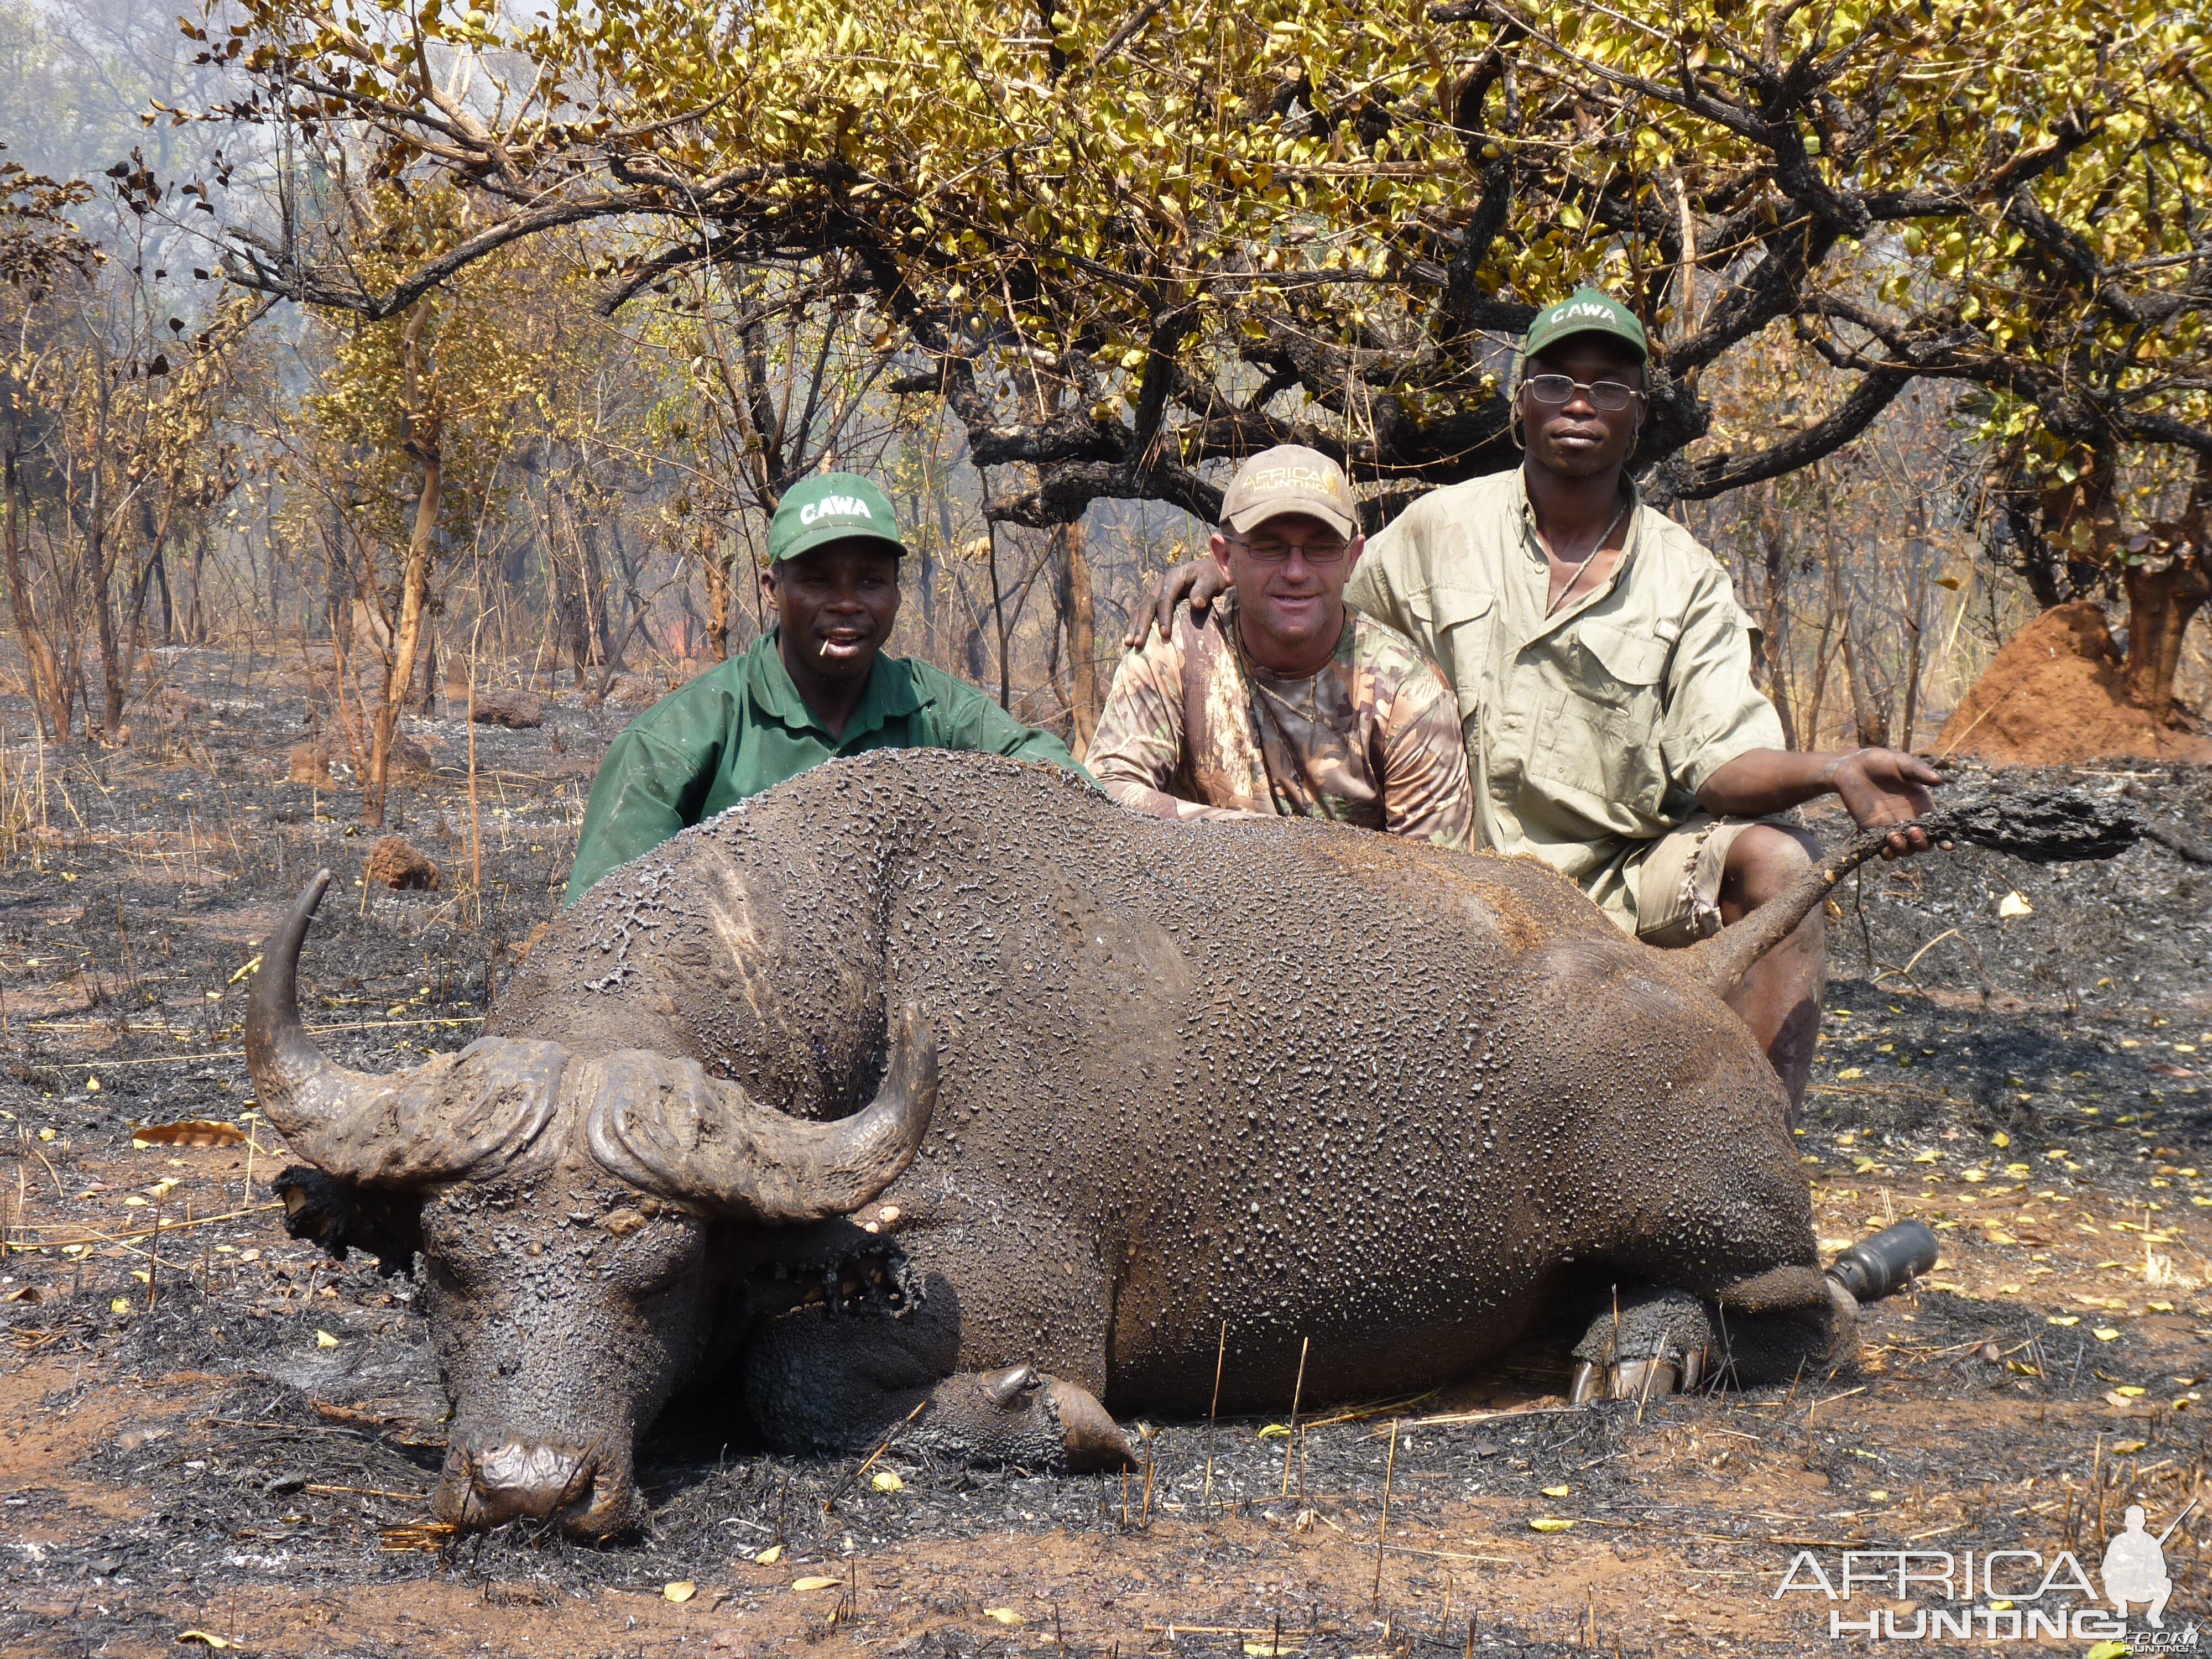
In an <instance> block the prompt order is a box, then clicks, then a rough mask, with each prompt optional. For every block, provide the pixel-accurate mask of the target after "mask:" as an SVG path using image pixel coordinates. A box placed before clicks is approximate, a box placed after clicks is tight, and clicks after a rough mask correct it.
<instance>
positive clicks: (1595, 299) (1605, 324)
mask: <svg viewBox="0 0 2212 1659" xmlns="http://www.w3.org/2000/svg"><path fill="white" fill-rule="evenodd" d="M1577 334H1602V335H1604V336H1606V337H1607V338H1608V339H1613V340H1618V341H1620V343H1621V344H1623V345H1625V346H1626V347H1627V348H1628V349H1630V350H1631V351H1632V352H1634V353H1635V354H1636V361H1637V362H1639V363H1640V362H1646V361H1647V360H1649V359H1650V356H1651V346H1650V342H1649V341H1647V340H1646V339H1645V338H1644V325H1643V324H1641V323H1639V322H1638V321H1637V320H1636V313H1634V312H1632V311H1631V310H1630V309H1629V308H1628V307H1626V306H1625V305H1623V304H1621V303H1620V301H1618V300H1616V299H1614V298H1613V295H1610V294H1607V293H1605V292H1604V291H1602V290H1601V289H1595V288H1578V289H1576V290H1575V291H1574V292H1573V293H1572V294H1570V295H1567V297H1566V298H1565V299H1564V300H1562V301H1559V304H1557V305H1555V306H1547V307H1545V308H1544V309H1543V310H1541V311H1540V312H1538V313H1536V320H1535V321H1534V322H1533V323H1531V324H1529V325H1528V337H1527V338H1526V339H1524V340H1523V341H1522V343H1521V358H1522V362H1527V361H1528V359H1529V358H1531V357H1534V356H1541V354H1542V353H1544V352H1547V351H1549V350H1550V349H1552V348H1553V346H1555V345H1557V344H1559V342H1560V341H1562V340H1565V339H1569V338H1571V337H1573V336H1575V335H1577Z"/></svg>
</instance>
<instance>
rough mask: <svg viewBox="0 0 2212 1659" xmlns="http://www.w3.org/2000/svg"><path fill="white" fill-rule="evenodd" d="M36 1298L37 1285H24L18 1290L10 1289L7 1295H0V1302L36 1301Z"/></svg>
mask: <svg viewBox="0 0 2212 1659" xmlns="http://www.w3.org/2000/svg"><path fill="white" fill-rule="evenodd" d="M38 1299H39V1287H38V1286H37V1285H24V1286H23V1287H22V1288H21V1289H20V1290H14V1291H9V1292H8V1294H7V1295H5V1296H0V1302H36V1301H37V1300H38Z"/></svg>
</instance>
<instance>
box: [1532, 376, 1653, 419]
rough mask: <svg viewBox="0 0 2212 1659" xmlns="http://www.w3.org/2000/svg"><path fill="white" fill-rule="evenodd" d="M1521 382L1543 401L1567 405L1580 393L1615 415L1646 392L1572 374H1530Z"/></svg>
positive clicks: (1538, 399) (1538, 400) (1591, 402)
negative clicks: (1575, 376)
mask: <svg viewBox="0 0 2212 1659" xmlns="http://www.w3.org/2000/svg"><path fill="white" fill-rule="evenodd" d="M1521 384H1522V387H1523V388H1524V389H1525V390H1526V391H1527V392H1528V395H1529V396H1530V397H1531V398H1534V399H1535V400H1536V401H1537V402H1538V403H1540V404H1564V403H1566V402H1568V401H1570V400H1571V398H1573V397H1574V395H1575V393H1577V392H1581V393H1582V394H1583V396H1584V397H1586V398H1589V400H1590V406H1591V407H1592V408H1593V409H1601V410H1606V411H1607V413H1608V414H1614V415H1617V414H1619V413H1620V411H1621V410H1624V409H1626V408H1627V407H1628V406H1629V405H1630V404H1632V403H1634V402H1635V401H1636V400H1637V399H1638V398H1640V397H1642V396H1643V395H1644V394H1643V393H1642V392H1638V390H1637V389H1636V388H1635V387H1634V386H1623V385H1622V384H1621V383H1620V381H1619V380H1589V381H1584V380H1577V379H1575V378H1574V376H1573V375H1571V374H1531V375H1530V376H1529V377H1528V379H1527V380H1523V381H1522V383H1521Z"/></svg>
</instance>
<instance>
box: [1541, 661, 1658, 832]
mask: <svg viewBox="0 0 2212 1659" xmlns="http://www.w3.org/2000/svg"><path fill="white" fill-rule="evenodd" d="M1556 648H1557V649H1558V650H1559V653H1560V657H1561V658H1562V659H1563V660H1559V661H1557V662H1556V663H1555V665H1554V670H1553V671H1554V673H1555V674H1557V675H1558V676H1559V678H1561V679H1562V680H1563V681H1564V682H1565V684H1559V685H1555V686H1554V688H1553V691H1552V694H1551V695H1550V696H1547V698H1546V699H1545V714H1546V719H1545V720H1544V722H1543V725H1544V727H1545V729H1544V730H1543V731H1541V732H1539V733H1538V735H1537V739H1536V743H1535V745H1534V753H1533V755H1532V756H1531V758H1530V767H1529V770H1530V774H1531V775H1532V776H1534V777H1540V778H1547V779H1549V780H1551V781H1554V782H1558V783H1564V784H1566V785H1568V786H1569V787H1572V788H1575V789H1579V790H1582V791H1583V792H1584V793H1589V794H1594V795H1597V796H1599V797H1600V798H1601V799H1604V800H1606V801H1608V802H1610V803H1612V804H1613V805H1618V806H1625V807H1626V808H1628V809H1629V810H1631V811H1634V812H1636V813H1638V815H1639V816H1641V817H1657V816H1658V814H1659V808H1660V805H1661V803H1662V800H1663V799H1665V796H1666V793H1667V771H1666V763H1665V761H1664V759H1663V758H1662V755H1661V753H1660V745H1659V732H1660V725H1661V721H1662V717H1663V714H1664V703H1663V699H1662V683H1663V682H1664V680H1665V678H1666V674H1667V658H1668V650H1669V647H1668V645H1667V643H1666V642H1665V641H1662V640H1658V639H1655V638H1653V637H1651V636H1650V635H1640V634H1635V633H1631V632H1629V631H1627V630H1626V629H1620V628H1616V627H1613V626H1612V625H1610V624H1608V623H1583V625H1582V626H1581V627H1580V628H1578V629H1576V630H1574V636H1573V638H1572V639H1571V640H1562V641H1559V646H1558V647H1556Z"/></svg>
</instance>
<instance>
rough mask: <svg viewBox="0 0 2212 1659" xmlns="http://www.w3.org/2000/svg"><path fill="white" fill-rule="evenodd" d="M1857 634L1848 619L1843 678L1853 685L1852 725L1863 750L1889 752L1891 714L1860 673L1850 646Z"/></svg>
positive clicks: (1855, 648)
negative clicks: (1887, 750) (1877, 699)
mask: <svg viewBox="0 0 2212 1659" xmlns="http://www.w3.org/2000/svg"><path fill="white" fill-rule="evenodd" d="M1856 632H1857V628H1856V627H1855V625H1854V624H1853V623H1852V622H1851V621H1850V620H1849V619H1846V620H1845V622H1844V679H1845V680H1847V681H1848V682H1849V683H1850V690H1851V724H1852V726H1854V727H1855V728H1856V729H1857V733H1858V740H1859V747H1860V748H1862V749H1887V748H1888V747H1889V714H1888V711H1887V709H1885V708H1883V707H1882V706H1881V704H1880V703H1879V702H1876V701H1875V697H1874V694H1873V691H1872V690H1871V688H1869V686H1868V684H1867V677H1866V675H1865V674H1864V673H1863V672H1862V671H1861V670H1860V667H1859V653H1858V650H1857V647H1855V646H1854V645H1853V644H1852V643H1851V635H1853V634H1854V633H1856Z"/></svg>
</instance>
